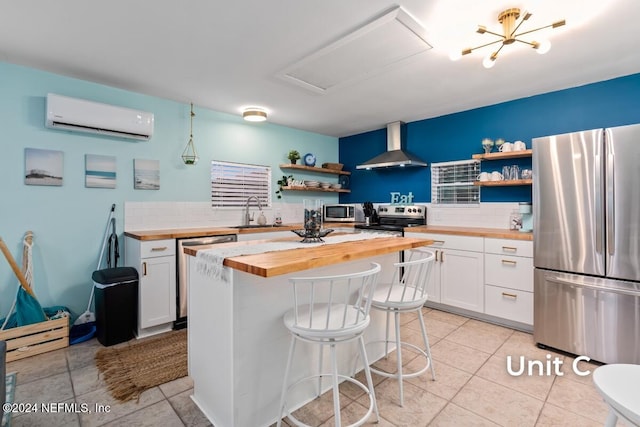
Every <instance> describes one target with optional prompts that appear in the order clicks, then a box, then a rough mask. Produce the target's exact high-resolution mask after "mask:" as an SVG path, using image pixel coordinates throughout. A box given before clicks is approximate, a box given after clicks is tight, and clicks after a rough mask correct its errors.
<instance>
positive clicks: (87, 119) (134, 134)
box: [45, 93, 153, 141]
mask: <svg viewBox="0 0 640 427" xmlns="http://www.w3.org/2000/svg"><path fill="white" fill-rule="evenodd" d="M45 126H46V127H48V128H52V129H64V130H72V131H77V132H89V133H97V134H102V135H110V136H117V137H122V138H129V139H138V140H143V141H148V140H149V139H151V136H152V135H153V113H148V112H145V111H139V110H132V109H130V108H123V107H118V106H115V105H108V104H101V103H98V102H93V101H87V100H85V99H76V98H69V97H67V96H62V95H56V94H55V93H49V94H47V114H46V118H45Z"/></svg>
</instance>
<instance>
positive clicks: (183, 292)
mask: <svg viewBox="0 0 640 427" xmlns="http://www.w3.org/2000/svg"><path fill="white" fill-rule="evenodd" d="M237 241H238V236H237V235H235V234H225V235H222V236H202V237H189V238H188V239H176V246H177V247H176V249H177V250H176V254H177V255H176V256H177V259H176V261H177V264H178V265H177V269H176V287H177V292H176V304H177V307H176V321H175V322H174V323H173V328H174V329H183V328H186V327H187V313H188V301H189V287H188V284H189V269H188V268H187V265H188V264H187V258H186V257H188V256H189V255H186V254H185V253H184V248H186V247H189V246H200V245H217V244H220V243H229V242H237Z"/></svg>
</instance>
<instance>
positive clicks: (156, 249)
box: [125, 237, 176, 338]
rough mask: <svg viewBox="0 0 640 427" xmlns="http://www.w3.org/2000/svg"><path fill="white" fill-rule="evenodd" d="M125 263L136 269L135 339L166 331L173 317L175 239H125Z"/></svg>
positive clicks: (174, 309)
mask: <svg viewBox="0 0 640 427" xmlns="http://www.w3.org/2000/svg"><path fill="white" fill-rule="evenodd" d="M125 263H126V265H127V266H131V267H135V268H136V270H138V275H139V285H138V328H137V336H138V338H141V337H144V336H148V335H153V334H156V333H160V332H164V331H168V330H170V329H172V327H173V321H174V320H176V241H175V239H164V240H148V241H142V240H138V239H134V238H131V237H127V238H126V239H125Z"/></svg>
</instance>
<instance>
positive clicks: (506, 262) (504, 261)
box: [501, 259, 518, 265]
mask: <svg viewBox="0 0 640 427" xmlns="http://www.w3.org/2000/svg"><path fill="white" fill-rule="evenodd" d="M501 262H502V263H503V264H508V265H516V264H517V263H518V262H517V261H511V260H510V259H503V260H502V261H501Z"/></svg>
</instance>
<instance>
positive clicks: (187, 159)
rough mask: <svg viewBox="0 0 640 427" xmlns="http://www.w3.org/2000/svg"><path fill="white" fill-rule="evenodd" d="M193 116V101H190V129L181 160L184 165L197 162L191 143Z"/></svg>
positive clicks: (196, 154)
mask: <svg viewBox="0 0 640 427" xmlns="http://www.w3.org/2000/svg"><path fill="white" fill-rule="evenodd" d="M194 116H195V114H194V112H193V103H191V131H190V133H189V142H187V146H186V147H185V148H184V151H183V152H182V161H183V162H184V164H185V165H195V164H196V163H198V160H199V157H198V153H197V152H196V146H195V145H194V144H193V117H194Z"/></svg>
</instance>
